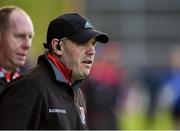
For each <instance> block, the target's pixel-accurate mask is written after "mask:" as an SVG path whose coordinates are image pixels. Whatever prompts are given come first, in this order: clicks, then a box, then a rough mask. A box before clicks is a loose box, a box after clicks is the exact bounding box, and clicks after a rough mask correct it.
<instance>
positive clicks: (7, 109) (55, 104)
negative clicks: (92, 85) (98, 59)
mask: <svg viewBox="0 0 180 131" xmlns="http://www.w3.org/2000/svg"><path fill="white" fill-rule="evenodd" d="M97 41H98V42H101V43H107V42H108V36H107V35H106V34H105V33H102V32H99V31H97V30H95V28H94V27H93V25H92V23H91V22H90V21H89V20H88V19H87V18H85V17H83V16H80V15H79V14H76V13H71V14H65V15H62V16H60V17H57V18H56V19H54V20H52V21H51V22H50V24H49V27H48V31H47V43H46V44H44V47H45V48H47V51H46V52H45V54H44V55H42V56H40V57H39V58H38V65H37V67H35V68H34V69H32V70H31V71H29V72H27V73H26V74H25V75H23V76H21V77H19V78H18V79H16V80H15V81H13V82H11V83H10V85H9V86H8V89H7V90H6V91H5V92H4V94H3V96H2V98H1V101H0V117H1V119H0V129H64V130H66V129H68V130H70V129H73V130H76V129H87V127H86V117H85V114H86V108H85V101H84V98H83V94H82V92H81V89H80V87H81V85H82V81H83V79H85V78H86V77H87V76H88V75H89V73H90V69H91V66H92V64H93V61H94V57H95V45H96V42H97Z"/></svg>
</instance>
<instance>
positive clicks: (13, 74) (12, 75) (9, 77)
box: [0, 67, 20, 83]
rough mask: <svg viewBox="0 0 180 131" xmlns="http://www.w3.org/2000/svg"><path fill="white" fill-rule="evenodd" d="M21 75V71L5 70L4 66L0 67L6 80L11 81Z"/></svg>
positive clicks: (0, 75) (1, 73)
mask: <svg viewBox="0 0 180 131" xmlns="http://www.w3.org/2000/svg"><path fill="white" fill-rule="evenodd" d="M19 76H20V73H19V72H17V71H16V72H10V71H7V70H5V69H4V68H2V67H0V78H2V77H4V78H5V80H6V82H7V83H9V82H11V80H13V79H15V78H17V77H19Z"/></svg>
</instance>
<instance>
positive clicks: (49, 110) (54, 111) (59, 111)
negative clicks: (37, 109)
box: [48, 109, 66, 114]
mask: <svg viewBox="0 0 180 131" xmlns="http://www.w3.org/2000/svg"><path fill="white" fill-rule="evenodd" d="M48 112H49V113H62V114H66V110H64V109H48Z"/></svg>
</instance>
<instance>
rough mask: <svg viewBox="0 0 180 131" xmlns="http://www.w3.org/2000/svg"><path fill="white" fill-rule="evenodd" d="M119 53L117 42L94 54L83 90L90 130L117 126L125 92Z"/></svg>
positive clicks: (123, 74) (116, 127) (123, 73)
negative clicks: (91, 66) (93, 61)
mask: <svg viewBox="0 0 180 131" xmlns="http://www.w3.org/2000/svg"><path fill="white" fill-rule="evenodd" d="M120 53H121V50H120V46H119V43H117V42H111V43H110V44H108V45H106V46H105V47H104V48H103V49H101V51H100V53H99V54H97V57H96V58H97V59H96V62H95V63H94V67H93V68H92V70H91V75H90V77H89V78H88V79H87V82H86V85H85V90H84V91H85V95H86V99H87V103H86V104H87V109H88V110H87V123H88V127H89V129H103V130H104V129H105V130H109V129H111V130H113V129H118V124H119V123H118V117H119V116H120V111H121V110H120V108H121V106H122V104H123V100H124V91H125V90H124V89H125V88H124V83H125V70H124V68H123V67H122V65H121V64H122V63H121V58H120V56H121V54H120ZM98 56H99V57H98Z"/></svg>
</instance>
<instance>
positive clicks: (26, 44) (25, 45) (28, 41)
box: [22, 37, 32, 49]
mask: <svg viewBox="0 0 180 131" xmlns="http://www.w3.org/2000/svg"><path fill="white" fill-rule="evenodd" d="M31 43H32V39H31V38H29V37H27V38H26V39H25V40H24V41H23V44H22V47H23V49H29V48H30V47H31Z"/></svg>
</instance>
